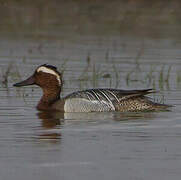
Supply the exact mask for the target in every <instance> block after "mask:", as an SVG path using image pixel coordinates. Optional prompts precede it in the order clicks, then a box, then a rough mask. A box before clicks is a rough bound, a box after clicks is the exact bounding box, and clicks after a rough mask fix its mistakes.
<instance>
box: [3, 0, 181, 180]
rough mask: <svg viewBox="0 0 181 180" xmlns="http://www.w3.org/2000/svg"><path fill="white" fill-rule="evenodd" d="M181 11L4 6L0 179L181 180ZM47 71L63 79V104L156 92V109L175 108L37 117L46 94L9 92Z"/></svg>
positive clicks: (169, 7)
mask: <svg viewBox="0 0 181 180" xmlns="http://www.w3.org/2000/svg"><path fill="white" fill-rule="evenodd" d="M163 4H164V5H163ZM151 5H152V6H151ZM179 5H180V4H179V2H177V3H176V2H175V3H165V2H164V3H163V2H162V1H158V2H156V3H151V4H149V3H148V4H147V3H142V4H141V3H140V2H139V1H134V2H132V1H128V3H125V2H118V1H113V3H111V4H109V2H107V1H105V2H104V3H102V4H101V3H99V2H96V3H95V4H93V3H91V2H89V3H88V2H87V4H84V3H81V2H76V3H75V2H71V1H70V2H69V3H65V2H64V3H62V4H61V6H60V4H59V3H58V5H57V4H56V3H52V4H49V7H50V9H49V13H45V12H47V11H45V9H46V6H44V5H43V6H39V7H41V8H39V9H38V8H37V6H36V5H32V4H26V2H24V1H21V3H19V4H18V3H17V2H16V1H14V3H7V4H6V3H5V4H1V7H0V8H1V9H2V8H3V7H4V8H5V9H6V10H8V11H7V12H6V13H5V11H2V12H3V13H4V14H5V15H6V19H3V21H2V29H1V30H0V64H1V66H0V73H1V74H0V81H1V86H0V98H1V101H0V147H1V148H0V174H1V179H3V180H4V179H7V180H9V179H15V180H16V179H18V180H20V179H27V180H32V179H39V180H49V179H66V180H69V179H75V180H85V179H100V180H101V179H102V180H110V179H113V180H118V179H129V180H144V179H147V180H152V179H164V180H170V179H180V175H181V173H180V166H181V118H180V117H181V111H180V109H181V103H180V102H181V91H180V90H181V71H180V70H181V60H180V59H181V51H180V49H181V39H180V33H179V32H180V31H179V29H180V22H179V13H178V12H179V10H180V9H179V8H177V7H179ZM58 7H61V10H62V11H59V9H58ZM111 7H113V8H111ZM70 8H72V9H71V11H70V10H68V9H70ZM65 9H67V11H65ZM113 9H114V10H113ZM160 9H161V10H162V11H161V10H160ZM120 10H122V11H120ZM68 12H69V16H68ZM70 12H71V13H70ZM107 12H109V14H108V13H107ZM119 12H121V13H119ZM36 13H37V14H36ZM13 14H17V16H16V17H14V16H13ZM63 17H65V18H63ZM15 20H16V21H15ZM83 22H84V23H83ZM136 22H137V23H136ZM13 23H14V24H13ZM44 63H49V64H52V65H55V66H57V68H58V69H59V70H60V71H61V72H63V79H64V87H63V92H62V96H64V95H66V94H68V93H71V92H73V91H76V90H80V89H81V90H82V89H87V88H98V87H101V88H104V87H108V88H120V89H144V88H154V89H156V90H157V91H159V92H158V93H156V94H153V95H150V97H151V98H152V99H153V100H154V101H157V102H163V103H166V104H171V105H174V107H173V108H172V109H171V110H170V111H166V112H145V113H124V114H122V113H114V112H109V113H107V112H106V113H54V114H49V113H47V112H38V111H37V110H36V108H35V106H36V104H37V102H38V101H39V99H40V96H41V94H42V92H41V90H40V89H39V88H38V87H36V86H32V87H24V88H15V87H13V86H12V85H13V83H15V82H18V81H20V80H23V79H25V78H27V77H28V76H30V75H31V74H32V73H33V71H34V69H35V68H36V67H37V66H38V65H40V64H44Z"/></svg>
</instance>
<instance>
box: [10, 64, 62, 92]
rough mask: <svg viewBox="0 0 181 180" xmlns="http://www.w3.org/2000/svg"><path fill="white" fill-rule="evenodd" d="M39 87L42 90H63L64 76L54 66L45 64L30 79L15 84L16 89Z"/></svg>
mask: <svg viewBox="0 0 181 180" xmlns="http://www.w3.org/2000/svg"><path fill="white" fill-rule="evenodd" d="M33 84H35V85H38V86H40V87H41V88H42V89H47V88H48V89H49V88H51V89H52V88H61V86H62V75H61V73H59V72H58V71H57V68H56V67H55V66H52V65H47V64H43V65H41V66H39V67H38V68H37V69H36V70H35V72H34V73H33V75H32V76H30V77H29V78H28V79H26V80H24V81H21V82H19V83H16V84H14V85H13V86H15V87H21V86H29V85H33Z"/></svg>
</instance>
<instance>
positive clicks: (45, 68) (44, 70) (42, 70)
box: [37, 66, 61, 85]
mask: <svg viewBox="0 0 181 180" xmlns="http://www.w3.org/2000/svg"><path fill="white" fill-rule="evenodd" d="M40 71H41V72H44V73H48V74H52V75H55V76H56V78H57V80H58V82H59V84H60V85H61V80H60V75H59V74H57V73H56V72H55V71H53V70H52V69H49V68H47V67H44V66H42V67H39V68H38V69H37V72H40Z"/></svg>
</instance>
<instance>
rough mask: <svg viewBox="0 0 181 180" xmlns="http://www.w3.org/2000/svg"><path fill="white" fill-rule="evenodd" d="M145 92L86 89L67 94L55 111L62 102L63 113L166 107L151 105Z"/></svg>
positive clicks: (149, 91)
mask: <svg viewBox="0 0 181 180" xmlns="http://www.w3.org/2000/svg"><path fill="white" fill-rule="evenodd" d="M151 92H152V91H151V89H146V90H130V91H129V90H119V89H88V90H84V91H77V92H74V93H72V94H69V95H68V96H66V97H65V98H63V99H62V100H60V101H59V102H56V104H55V107H56V109H60V105H62V102H63V106H64V107H63V109H64V112H101V111H120V112H126V111H140V110H155V109H156V108H160V107H162V108H165V107H166V105H162V104H157V103H153V102H152V101H150V100H149V99H148V98H147V97H145V96H144V95H145V94H149V93H151Z"/></svg>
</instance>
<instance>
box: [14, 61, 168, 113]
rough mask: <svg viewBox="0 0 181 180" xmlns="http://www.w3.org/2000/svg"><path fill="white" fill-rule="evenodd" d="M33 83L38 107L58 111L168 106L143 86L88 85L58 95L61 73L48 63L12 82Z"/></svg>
mask: <svg viewBox="0 0 181 180" xmlns="http://www.w3.org/2000/svg"><path fill="white" fill-rule="evenodd" d="M32 84H36V85H38V86H40V87H41V88H42V89H43V96H42V98H41V100H40V102H39V103H38V106H37V109H38V110H46V111H47V110H57V111H62V112H99V111H120V112H126V111H143V110H151V111H152V110H163V109H167V108H168V107H169V106H168V105H164V104H159V103H154V102H152V101H150V100H149V99H148V98H147V97H146V96H145V95H146V94H149V93H152V92H153V91H152V90H151V89H145V90H129V91H127V90H118V89H89V90H84V91H78V92H74V93H72V94H70V95H68V96H66V97H64V98H62V99H60V92H61V88H62V76H61V74H60V73H59V72H58V71H57V68H56V67H54V66H50V65H46V64H45V65H41V66H39V67H38V68H37V69H36V70H35V72H34V74H33V75H32V76H31V77H29V78H28V79H26V80H24V81H22V82H19V83H16V84H14V86H17V87H19V86H27V85H32Z"/></svg>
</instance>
